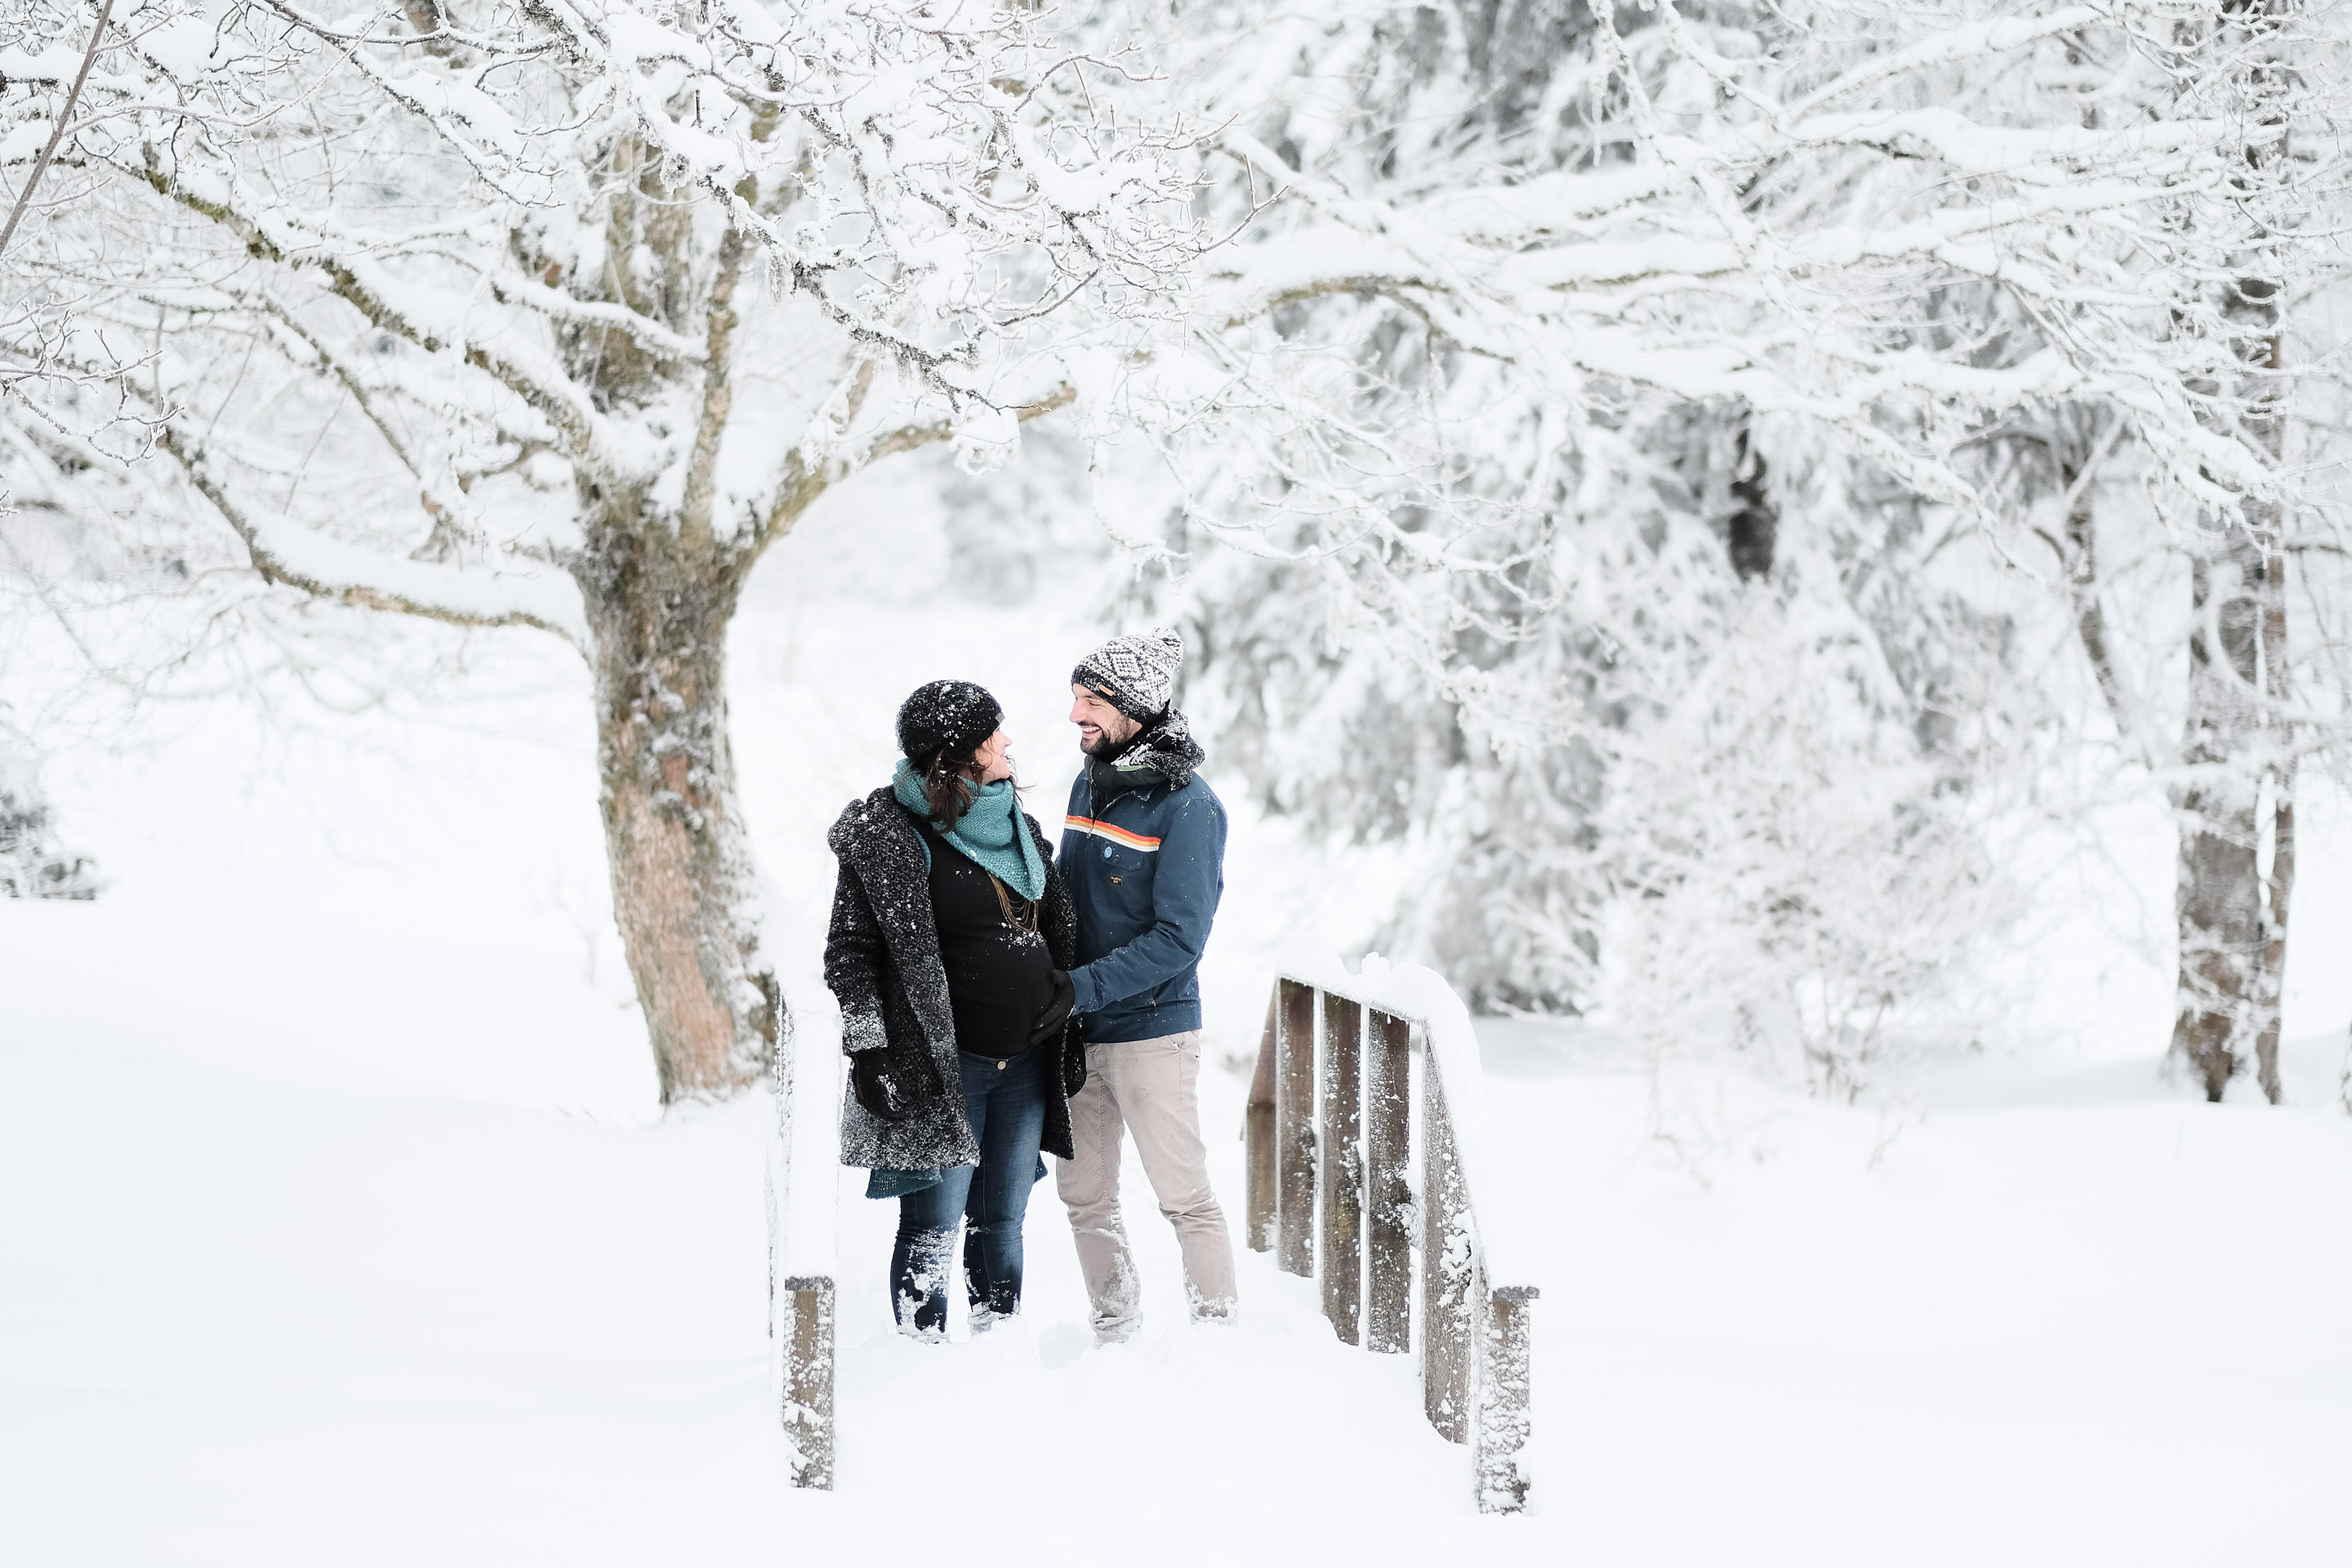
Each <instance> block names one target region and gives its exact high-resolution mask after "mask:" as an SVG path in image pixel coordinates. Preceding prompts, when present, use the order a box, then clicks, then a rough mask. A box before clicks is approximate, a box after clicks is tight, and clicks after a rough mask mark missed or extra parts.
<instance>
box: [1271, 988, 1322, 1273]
mask: <svg viewBox="0 0 2352 1568" xmlns="http://www.w3.org/2000/svg"><path fill="white" fill-rule="evenodd" d="M1276 991H1277V993H1278V994H1277V998H1276V1001H1277V1005H1276V1009H1275V1011H1276V1027H1275V1047H1276V1061H1275V1073H1274V1079H1275V1088H1274V1095H1275V1099H1274V1148H1275V1227H1274V1229H1275V1258H1274V1261H1275V1267H1276V1268H1280V1269H1281V1270H1282V1271H1283V1272H1284V1273H1286V1274H1296V1275H1297V1276H1298V1277H1299V1278H1301V1279H1312V1278H1314V1274H1315V997H1316V992H1315V988H1314V987H1313V986H1311V985H1301V984H1298V982H1297V981H1295V980H1285V981H1281V982H1279V983H1278V984H1277V985H1276Z"/></svg>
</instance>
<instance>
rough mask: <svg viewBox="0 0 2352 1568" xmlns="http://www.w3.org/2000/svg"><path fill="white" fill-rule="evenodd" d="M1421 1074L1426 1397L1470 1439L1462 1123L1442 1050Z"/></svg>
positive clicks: (1471, 1258) (1469, 1269) (1441, 1420)
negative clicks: (1449, 1097)
mask: <svg viewBox="0 0 2352 1568" xmlns="http://www.w3.org/2000/svg"><path fill="white" fill-rule="evenodd" d="M1422 1068H1423V1071H1422V1075H1421V1147H1422V1174H1421V1223H1422V1246H1421V1312H1422V1317H1421V1321H1422V1339H1421V1399H1422V1408H1423V1410H1425V1411H1426V1412H1427V1413H1428V1415H1429V1424H1430V1425H1431V1426H1434V1427H1436V1428H1437V1431H1438V1435H1439V1436H1442V1437H1444V1438H1445V1439H1446V1440H1447V1441H1448V1442H1453V1443H1466V1442H1468V1441H1469V1440H1470V1376H1471V1373H1472V1372H1473V1371H1475V1357H1476V1355H1477V1352H1478V1345H1477V1341H1476V1340H1475V1337H1474V1335H1475V1332H1476V1325H1475V1321H1474V1320H1473V1315H1472V1301H1471V1289H1472V1287H1473V1286H1474V1285H1475V1283H1476V1281H1475V1279H1474V1278H1473V1276H1474V1274H1475V1268H1476V1258H1475V1253H1474V1248H1473V1247H1472V1242H1471V1236H1470V1214H1469V1208H1468V1205H1466V1204H1465V1201H1464V1193H1463V1187H1462V1168H1461V1165H1460V1163H1458V1161H1457V1160H1456V1159H1455V1157H1454V1123H1453V1121H1451V1120H1450V1119H1449V1118H1448V1117H1447V1115H1446V1111H1445V1088H1444V1085H1443V1084H1442V1083H1440V1082H1439V1081H1438V1073H1437V1053H1436V1052H1434V1051H1431V1052H1429V1053H1427V1054H1426V1055H1424V1056H1423V1058H1422Z"/></svg>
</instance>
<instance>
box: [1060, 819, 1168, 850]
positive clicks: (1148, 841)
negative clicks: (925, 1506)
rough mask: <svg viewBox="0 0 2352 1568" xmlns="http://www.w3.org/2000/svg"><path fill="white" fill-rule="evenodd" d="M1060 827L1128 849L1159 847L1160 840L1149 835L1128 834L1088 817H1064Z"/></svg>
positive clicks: (1119, 828)
mask: <svg viewBox="0 0 2352 1568" xmlns="http://www.w3.org/2000/svg"><path fill="white" fill-rule="evenodd" d="M1062 826H1064V827H1066V828H1076V830H1077V831H1078V832H1080V833H1091V834H1093V835H1094V836H1095V837H1097V838H1108V839H1109V840H1110V841H1111V842H1112V843H1114V844H1124V845H1126V846H1127V847H1129V849H1157V848H1159V847H1160V840H1159V839H1157V838H1154V837H1150V835H1149V834H1143V833H1129V831H1128V830H1127V829H1126V828H1124V827H1121V826H1118V825H1117V824H1116V823H1109V822H1097V821H1096V820H1095V819H1094V818H1093V817H1090V816H1066V817H1064V818H1062Z"/></svg>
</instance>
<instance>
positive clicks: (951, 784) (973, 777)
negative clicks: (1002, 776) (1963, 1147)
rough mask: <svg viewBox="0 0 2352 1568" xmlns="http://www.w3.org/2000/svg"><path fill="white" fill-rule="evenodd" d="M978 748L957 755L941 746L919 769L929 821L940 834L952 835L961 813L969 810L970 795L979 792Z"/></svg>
mask: <svg viewBox="0 0 2352 1568" xmlns="http://www.w3.org/2000/svg"><path fill="white" fill-rule="evenodd" d="M979 773H980V748H979V747H977V746H971V747H967V748H965V749H964V750H963V751H961V752H955V751H951V750H949V749H947V748H945V747H942V748H940V752H939V754H938V755H937V756H935V757H933V758H932V759H931V762H930V765H929V767H927V768H925V769H924V770H923V799H924V800H925V801H927V802H929V805H930V808H931V820H932V821H933V822H935V823H937V824H939V826H940V832H942V833H953V832H954V831H955V825H956V824H957V823H959V822H961V821H962V820H963V814H964V813H965V812H967V811H970V810H971V800H972V796H973V795H976V794H978V793H979V784H978V781H977V775H978V774H979Z"/></svg>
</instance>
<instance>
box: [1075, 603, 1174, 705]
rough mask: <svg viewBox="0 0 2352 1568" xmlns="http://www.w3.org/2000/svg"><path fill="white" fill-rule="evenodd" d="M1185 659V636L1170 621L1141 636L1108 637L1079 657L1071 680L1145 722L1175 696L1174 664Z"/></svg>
mask: <svg viewBox="0 0 2352 1568" xmlns="http://www.w3.org/2000/svg"><path fill="white" fill-rule="evenodd" d="M1183 662H1184V639H1183V638H1182V637H1180V636H1178V635H1177V632H1176V628H1175V627H1173V626H1161V627H1160V629H1159V630H1158V631H1155V632H1146V633H1144V634H1143V635H1141V636H1140V637H1113V638H1111V639H1110V641H1108V642H1107V643H1105V644H1103V645H1102V647H1098V648H1097V649H1095V651H1094V652H1092V653H1090V654H1088V655H1087V657H1086V658H1082V659H1080V660H1078V668H1076V669H1074V670H1072V671H1070V684H1071V685H1073V686H1083V687H1085V688H1086V689H1087V690H1089V691H1091V692H1093V693H1095V695H1097V697H1101V698H1103V699H1105V700H1107V701H1108V702H1109V703H1110V705H1111V706H1112V707H1114V708H1116V709H1118V710H1119V711H1120V712H1122V713H1124V714H1126V715H1127V716H1128V717H1129V718H1130V719H1132V720H1134V721H1136V722H1137V723H1139V724H1141V723H1147V722H1149V721H1151V720H1154V719H1157V718H1159V717H1160V715H1161V714H1162V713H1165V712H1167V711H1168V703H1169V700H1170V699H1171V698H1173V697H1174V696H1175V695H1176V670H1177V667H1178V666H1180V665H1181V664H1182V663H1183Z"/></svg>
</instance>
